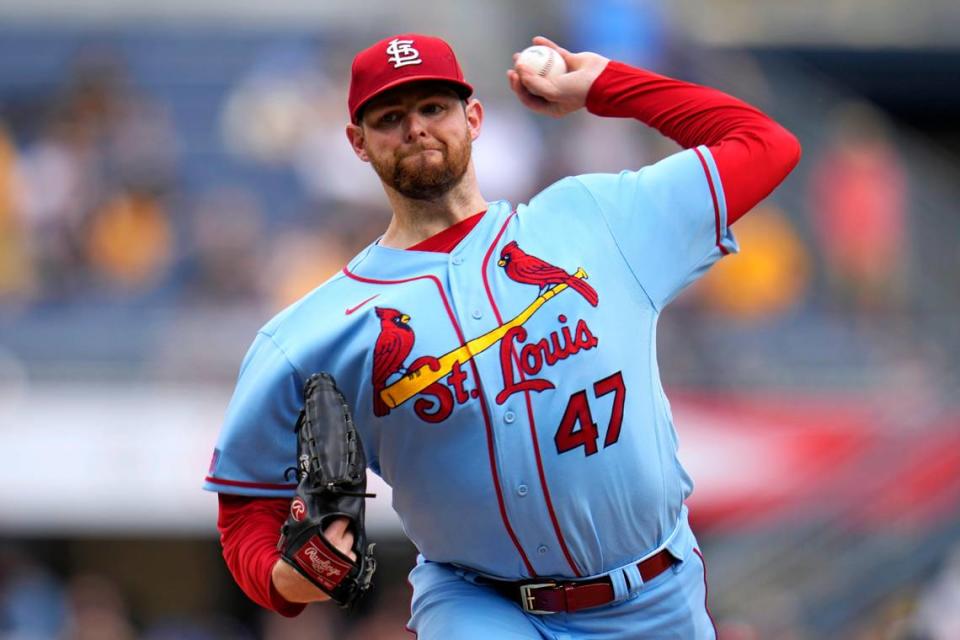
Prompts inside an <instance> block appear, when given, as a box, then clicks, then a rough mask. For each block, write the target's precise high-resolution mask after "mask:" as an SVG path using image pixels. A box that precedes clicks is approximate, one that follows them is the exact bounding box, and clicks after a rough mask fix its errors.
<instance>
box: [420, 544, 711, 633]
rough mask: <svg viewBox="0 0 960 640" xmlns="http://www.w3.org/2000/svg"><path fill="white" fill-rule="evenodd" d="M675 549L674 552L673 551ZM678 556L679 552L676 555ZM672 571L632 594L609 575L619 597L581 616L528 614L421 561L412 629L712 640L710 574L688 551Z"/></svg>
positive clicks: (451, 571) (458, 573)
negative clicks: (708, 575) (709, 606)
mask: <svg viewBox="0 0 960 640" xmlns="http://www.w3.org/2000/svg"><path fill="white" fill-rule="evenodd" d="M671 551H672V550H671ZM675 555H676V556H679V555H681V554H679V553H675ZM682 555H683V557H678V562H677V564H675V565H674V566H673V567H672V568H671V569H668V570H666V571H664V572H663V573H661V574H660V575H659V576H657V577H655V578H654V579H652V580H650V581H649V582H646V583H643V584H640V585H639V586H638V587H635V588H628V587H627V585H628V584H632V583H633V582H635V578H634V577H633V576H632V575H631V579H630V580H628V581H626V582H624V574H625V573H628V572H629V570H625V569H621V570H618V571H615V572H613V573H611V574H610V576H611V579H612V580H613V582H614V585H615V587H619V588H615V591H616V592H618V595H620V594H622V599H620V600H619V601H616V602H613V603H611V604H608V605H604V606H601V607H596V608H593V609H586V610H582V611H578V612H576V613H554V614H549V615H537V614H529V613H525V612H524V611H523V610H522V609H521V607H520V605H519V603H516V602H512V601H510V600H507V599H506V598H504V597H503V596H502V595H500V594H498V593H497V592H495V591H494V590H493V589H492V588H490V587H489V586H485V585H482V584H475V583H473V582H472V581H471V580H472V579H473V578H474V577H475V575H476V574H472V575H471V574H470V573H469V572H465V571H463V570H461V569H458V568H457V567H454V566H453V565H449V564H441V563H435V562H428V561H425V560H423V559H422V558H420V559H419V560H418V562H417V566H416V567H414V569H413V571H412V572H411V573H410V583H411V585H412V586H413V602H412V605H411V611H412V613H411V618H410V622H409V624H408V629H409V630H410V631H412V632H414V633H415V634H416V635H417V638H418V640H521V639H533V640H581V639H583V640H614V639H616V640H628V639H630V640H632V639H640V638H652V639H656V640H666V639H669V638H676V639H677V640H701V639H702V640H715V638H716V631H715V628H714V625H713V620H712V619H711V617H710V613H709V611H708V609H707V601H706V599H707V584H706V568H705V567H704V564H703V558H702V556H701V555H700V553H699V550H697V549H696V548H695V547H689V548H688V549H687V550H686V551H685V553H682Z"/></svg>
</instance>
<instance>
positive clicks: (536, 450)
mask: <svg viewBox="0 0 960 640" xmlns="http://www.w3.org/2000/svg"><path fill="white" fill-rule="evenodd" d="M515 215H517V212H516V211H513V212H512V213H511V214H510V215H509V216H507V219H506V220H504V221H503V226H501V227H500V232H499V233H497V236H496V237H495V238H494V239H493V242H492V243H490V248H489V249H487V253H486V255H485V256H484V257H483V265H482V267H481V274H482V275H483V287H484V289H486V291H487V299H488V300H490V306H491V307H493V313H494V315H495V316H496V317H497V323H498V324H499V325H500V326H503V318H502V317H501V316H500V309H499V308H498V307H497V303H496V302H495V301H494V299H493V292H492V291H491V290H490V281H489V279H488V278H487V265H488V264H489V262H490V256H491V255H493V249H494V247H496V246H497V243H498V242H500V238H501V237H502V236H503V232H504V231H506V230H507V224H509V222H510V219H511V218H513V216H515ZM510 355H511V356H513V359H514V362H516V364H517V372H518V373H519V375H520V380H521V381H522V380H524V379H526V376H525V375H524V373H523V368H522V367H521V366H520V356H518V355H517V351H516V347H514V346H513V345H511V346H510ZM523 395H524V397H525V398H526V405H527V419H528V420H529V422H530V438H531V440H533V454H534V458H535V459H536V461H537V474H538V475H539V476H540V488H541V489H542V490H543V500H544V502H545V503H546V505H547V513H549V514H550V522H551V523H553V531H554V533H555V534H556V535H557V541H559V542H560V549H561V550H562V551H563V557H564V558H566V560H567V564H568V565H569V566H570V570H571V571H573V575H575V576H576V577H578V578H580V577H581V574H580V571H579V569H577V565H576V563H575V562H574V561H573V557H572V556H571V555H570V550H569V549H568V548H567V542H566V540H564V539H563V532H562V531H560V522H559V521H558V520H557V514H556V512H555V511H554V509H553V500H551V499H550V489H549V487H548V486H547V476H546V474H545V473H544V471H543V460H542V459H541V457H540V444H539V441H538V439H537V427H536V424H534V421H533V405H532V403H531V402H530V391H529V390H527V391H524V392H523Z"/></svg>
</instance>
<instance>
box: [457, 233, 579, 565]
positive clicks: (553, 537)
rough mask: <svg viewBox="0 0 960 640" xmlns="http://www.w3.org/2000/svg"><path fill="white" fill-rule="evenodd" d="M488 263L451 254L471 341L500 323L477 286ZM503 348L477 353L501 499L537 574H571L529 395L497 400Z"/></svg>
mask: <svg viewBox="0 0 960 640" xmlns="http://www.w3.org/2000/svg"><path fill="white" fill-rule="evenodd" d="M479 248H480V249H486V247H479ZM483 264H484V262H483V256H482V255H471V252H468V251H467V250H466V248H464V247H459V248H458V249H456V250H454V252H453V253H452V254H451V256H450V269H449V283H450V295H451V300H452V304H453V307H454V313H455V314H456V315H457V318H458V320H459V321H460V323H461V326H463V327H464V334H465V338H466V339H467V340H468V341H469V340H471V339H472V338H475V337H477V336H481V335H484V334H486V333H488V332H490V331H493V330H495V329H497V328H498V327H499V326H500V324H501V322H500V319H499V314H498V313H497V309H496V307H495V305H494V304H491V301H490V300H489V299H488V297H487V294H486V291H485V287H478V286H477V285H478V280H480V278H478V276H479V275H480V272H481V270H482V268H483ZM501 349H502V342H501V341H498V342H497V343H496V344H494V345H492V346H490V347H489V348H488V349H486V350H485V351H483V352H482V353H479V354H477V355H475V356H474V357H473V363H474V365H475V370H476V371H477V372H478V373H479V375H480V387H481V389H482V393H483V396H484V400H485V405H486V410H487V412H488V419H489V422H490V432H491V436H492V439H493V441H492V447H493V452H494V459H495V465H496V473H497V484H498V485H499V494H500V495H499V496H498V498H499V499H500V500H501V502H502V504H503V506H504V510H505V512H506V516H507V520H508V522H509V526H510V527H511V528H512V530H513V534H514V537H515V538H516V540H517V543H518V544H519V546H520V547H521V548H522V551H523V553H524V554H525V555H526V557H527V558H528V559H529V563H530V564H531V565H532V567H533V569H534V571H535V572H536V574H537V575H556V574H569V573H570V572H571V568H570V566H569V564H568V562H567V561H566V560H565V559H564V554H563V553H562V551H561V543H560V542H559V540H558V537H557V534H556V532H555V530H554V527H553V526H552V521H551V514H550V513H549V510H548V508H547V500H546V496H545V495H544V492H543V490H542V486H541V485H542V483H541V480H540V476H539V473H538V464H537V460H536V455H535V446H534V444H533V442H532V441H531V438H532V437H533V436H534V434H533V430H532V428H531V423H530V420H529V419H528V413H529V411H528V406H527V398H526V397H525V394H524V393H516V394H513V395H511V396H510V397H508V398H507V399H506V400H505V401H504V402H503V404H498V403H497V401H496V396H497V394H498V392H499V391H500V390H501V389H502V388H503V385H504V378H503V370H502V367H501V363H500V358H501ZM511 357H512V356H511Z"/></svg>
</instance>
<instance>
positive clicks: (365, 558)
mask: <svg viewBox="0 0 960 640" xmlns="http://www.w3.org/2000/svg"><path fill="white" fill-rule="evenodd" d="M303 395H304V407H303V410H302V411H301V412H300V417H299V419H298V420H297V425H296V427H295V430H296V432H297V468H296V472H297V479H298V485H297V495H296V497H294V499H293V501H292V502H291V503H290V514H289V515H288V516H287V521H286V522H285V523H284V525H283V529H282V530H281V536H280V542H279V543H278V544H277V547H278V549H279V550H280V554H281V557H282V558H283V559H284V560H285V561H286V562H287V563H289V564H290V565H291V566H292V567H293V568H294V569H296V570H297V571H298V572H299V573H300V574H301V575H302V576H303V577H305V578H306V579H307V580H309V581H310V582H312V583H313V584H315V585H316V586H317V587H319V588H320V589H321V590H322V591H323V592H324V593H326V594H327V595H329V596H330V597H331V598H332V599H333V600H335V601H336V602H338V603H339V604H340V605H341V606H343V607H349V606H350V605H352V604H353V603H355V602H356V601H357V600H358V599H359V598H360V597H361V596H362V595H363V594H364V593H365V592H366V591H367V589H368V588H369V587H370V579H371V578H372V577H373V572H374V570H375V569H376V561H375V560H374V557H373V547H374V545H372V544H371V545H369V546H367V536H366V530H365V528H364V505H365V500H364V499H365V498H372V497H373V495H371V494H368V493H367V492H366V490H367V473H366V471H367V469H366V468H367V461H366V457H365V456H364V453H363V445H362V444H361V442H360V436H359V435H358V433H357V430H356V428H355V427H354V424H353V418H352V417H351V415H350V407H349V406H348V405H347V401H346V400H345V399H344V397H343V394H342V393H340V390H339V389H337V385H336V382H335V381H334V379H333V377H332V376H331V375H330V374H328V373H317V374H314V375H312V376H310V378H309V379H308V380H307V382H306V384H305V385H304V388H303ZM338 517H345V518H348V519H349V520H350V522H351V525H350V529H351V531H352V532H353V547H352V550H353V552H354V553H355V554H356V556H357V560H355V561H354V560H351V559H350V558H349V557H348V556H346V555H344V554H343V553H341V552H340V551H339V550H337V549H336V548H335V547H334V546H333V544H331V543H330V541H329V540H327V538H326V537H325V536H324V533H323V532H324V529H326V527H327V526H328V525H329V524H330V523H331V521H333V520H334V519H336V518H338Z"/></svg>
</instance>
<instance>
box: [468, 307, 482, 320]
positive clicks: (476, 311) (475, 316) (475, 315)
mask: <svg viewBox="0 0 960 640" xmlns="http://www.w3.org/2000/svg"><path fill="white" fill-rule="evenodd" d="M470 315H471V316H473V319H474V320H479V319H480V318H482V317H483V313H482V312H481V311H480V309H474V310H473V313H471V314H470Z"/></svg>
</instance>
